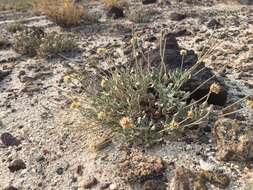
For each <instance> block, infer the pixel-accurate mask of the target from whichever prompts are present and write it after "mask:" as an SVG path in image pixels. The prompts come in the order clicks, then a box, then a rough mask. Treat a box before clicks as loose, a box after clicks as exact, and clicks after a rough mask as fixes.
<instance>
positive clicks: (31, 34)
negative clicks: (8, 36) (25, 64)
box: [14, 28, 44, 56]
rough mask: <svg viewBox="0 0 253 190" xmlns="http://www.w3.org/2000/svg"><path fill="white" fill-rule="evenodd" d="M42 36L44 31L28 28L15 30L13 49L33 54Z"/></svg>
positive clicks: (21, 52)
mask: <svg viewBox="0 0 253 190" xmlns="http://www.w3.org/2000/svg"><path fill="white" fill-rule="evenodd" d="M43 36H44V33H41V32H40V31H36V30H32V29H30V28H27V29H25V30H23V31H21V32H17V33H16V34H15V41H14V49H15V50H16V51H17V52H18V53H20V54H22V55H28V56H35V55H36V53H37V49H38V48H39V46H40V43H41V38H42V37H43Z"/></svg>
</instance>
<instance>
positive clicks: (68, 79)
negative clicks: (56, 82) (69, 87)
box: [63, 75, 71, 83]
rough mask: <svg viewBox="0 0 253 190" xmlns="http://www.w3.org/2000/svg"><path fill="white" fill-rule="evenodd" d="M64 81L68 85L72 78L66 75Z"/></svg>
mask: <svg viewBox="0 0 253 190" xmlns="http://www.w3.org/2000/svg"><path fill="white" fill-rule="evenodd" d="M63 81H64V82H66V83H69V82H71V77H70V76H69V75H66V76H64V77H63Z"/></svg>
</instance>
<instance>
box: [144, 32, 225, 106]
mask: <svg viewBox="0 0 253 190" xmlns="http://www.w3.org/2000/svg"><path fill="white" fill-rule="evenodd" d="M165 39H166V44H165V51H164V63H165V65H166V68H167V71H169V72H170V71H173V70H175V69H179V68H181V65H182V62H183V69H185V70H187V69H190V68H191V67H192V66H194V65H195V64H196V63H197V61H198V56H197V55H196V54H195V52H194V51H192V50H185V52H186V55H184V57H183V56H182V55H181V54H180V51H181V48H180V47H179V45H178V43H177V40H176V37H175V35H174V34H171V33H169V34H167V35H166V36H165ZM162 43H164V42H162ZM159 47H160V45H159V44H158V47H157V49H155V50H153V51H152V52H150V53H149V55H150V56H149V57H150V63H151V65H152V66H154V67H156V66H157V65H159V64H160V63H161V56H160V48H159ZM144 62H145V61H144ZM144 64H147V63H144ZM200 70H202V71H201V72H198V71H200ZM197 72H198V73H197ZM194 73H197V74H196V75H194ZM211 77H213V78H212V79H210V78H211ZM209 79H210V80H209ZM207 80H208V81H207ZM204 82H205V83H204ZM203 83H204V84H203ZM213 83H218V84H219V83H220V82H219V81H218V79H217V78H216V77H215V74H214V73H213V72H212V70H211V69H209V68H205V65H204V63H200V64H199V65H198V66H197V67H196V69H195V71H193V74H192V77H191V79H190V80H188V81H187V83H186V84H185V85H184V86H183V87H182V90H184V91H189V92H193V91H194V93H193V94H192V95H191V96H190V99H189V101H190V100H191V99H194V100H199V99H200V98H202V97H203V96H205V95H206V94H207V93H208V92H209V89H210V86H211V84H213ZM200 85H201V87H200V88H199V89H198V90H195V89H197V88H198V87H199V86H200ZM220 85H221V84H220ZM226 101H227V90H226V87H225V86H224V85H221V91H220V92H219V93H218V94H213V93H212V94H211V95H210V97H209V99H208V103H209V104H214V105H220V106H223V105H225V103H226Z"/></svg>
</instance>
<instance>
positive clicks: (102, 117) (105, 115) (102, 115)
mask: <svg viewBox="0 0 253 190" xmlns="http://www.w3.org/2000/svg"><path fill="white" fill-rule="evenodd" d="M106 117H107V114H106V113H105V112H99V113H98V119H99V120H105V119H106Z"/></svg>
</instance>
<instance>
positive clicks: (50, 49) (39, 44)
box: [14, 28, 77, 57]
mask: <svg viewBox="0 0 253 190" xmlns="http://www.w3.org/2000/svg"><path fill="white" fill-rule="evenodd" d="M14 48H15V50H16V51H17V52H18V53H20V54H22V55H28V56H35V55H40V56H44V57H46V56H53V55H57V54H58V53H66V52H73V51H74V50H76V49H77V44H76V43H75V41H74V40H73V39H72V38H70V37H68V36H66V35H64V34H57V33H55V32H53V33H49V34H45V33H44V32H43V31H42V30H40V29H35V28H33V29H30V28H28V29H25V30H23V31H21V32H17V33H16V34H15V43H14Z"/></svg>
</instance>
